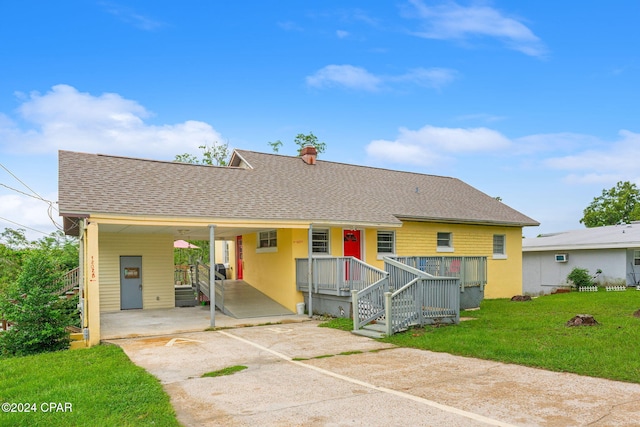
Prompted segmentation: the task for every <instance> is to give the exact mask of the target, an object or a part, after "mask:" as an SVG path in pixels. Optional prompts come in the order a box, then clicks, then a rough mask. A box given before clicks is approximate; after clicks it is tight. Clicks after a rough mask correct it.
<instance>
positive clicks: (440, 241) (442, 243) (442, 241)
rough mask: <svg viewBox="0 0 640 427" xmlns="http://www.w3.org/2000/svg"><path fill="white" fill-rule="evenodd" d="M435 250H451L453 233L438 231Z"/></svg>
mask: <svg viewBox="0 0 640 427" xmlns="http://www.w3.org/2000/svg"><path fill="white" fill-rule="evenodd" d="M436 250H437V251H438V252H453V234H452V233H445V232H441V231H439V232H438V235H437V248H436Z"/></svg>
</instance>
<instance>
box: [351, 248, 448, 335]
mask: <svg viewBox="0 0 640 427" xmlns="http://www.w3.org/2000/svg"><path fill="white" fill-rule="evenodd" d="M384 262H385V271H386V273H387V277H386V280H384V281H380V282H377V283H374V284H373V285H371V286H369V287H367V288H365V289H362V290H360V291H357V290H353V291H352V304H353V313H354V322H353V328H354V330H358V329H361V328H362V327H364V326H366V325H367V324H369V323H371V322H373V321H378V322H381V323H384V324H385V328H386V334H387V335H392V334H393V333H395V332H398V331H400V330H403V329H407V328H408V327H409V326H412V325H424V324H425V323H426V322H427V321H428V320H432V321H433V320H441V319H445V318H448V319H452V320H453V321H454V322H455V323H458V322H459V320H460V279H459V278H456V277H437V276H433V275H431V274H429V273H425V272H423V271H420V270H418V269H417V268H413V267H410V266H408V265H406V264H403V263H402V262H398V261H396V260H393V259H390V258H386V257H385V258H384Z"/></svg>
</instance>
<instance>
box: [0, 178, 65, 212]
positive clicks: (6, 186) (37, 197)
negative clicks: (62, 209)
mask: <svg viewBox="0 0 640 427" xmlns="http://www.w3.org/2000/svg"><path fill="white" fill-rule="evenodd" d="M0 186H3V187H4V188H8V189H9V190H11V191H15V192H16V193H20V194H22V195H24V196H27V197H31V198H32V199H36V200H40V201H42V202H45V203H49V204H51V203H55V202H52V201H51V200H46V199H43V198H41V197H39V196H34V195H32V194H29V193H25V192H24V191H20V190H18V189H17V188H13V187H10V186H8V185H7V184H3V183H1V182H0ZM54 209H55V207H54ZM56 210H57V209H56Z"/></svg>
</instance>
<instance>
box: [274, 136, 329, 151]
mask: <svg viewBox="0 0 640 427" xmlns="http://www.w3.org/2000/svg"><path fill="white" fill-rule="evenodd" d="M293 142H294V143H295V144H296V145H297V146H298V155H299V154H300V152H301V151H302V149H303V148H304V147H306V146H307V145H311V146H313V147H315V148H316V150H317V151H318V154H320V153H324V152H325V150H326V149H327V144H326V143H324V142H320V141H318V137H317V136H315V135H314V134H313V132H309V135H305V134H303V133H299V134H297V135H296V137H295V139H294V140H293ZM267 144H269V145H270V146H271V149H272V150H273V152H274V153H277V152H279V151H280V147H282V141H280V140H277V141H274V142H267Z"/></svg>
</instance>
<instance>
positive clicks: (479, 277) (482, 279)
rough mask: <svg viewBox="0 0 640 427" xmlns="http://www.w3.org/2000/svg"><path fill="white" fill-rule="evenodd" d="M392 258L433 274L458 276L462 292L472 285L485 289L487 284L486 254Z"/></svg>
mask: <svg viewBox="0 0 640 427" xmlns="http://www.w3.org/2000/svg"><path fill="white" fill-rule="evenodd" d="M391 259H394V260H396V261H400V262H401V263H403V264H406V265H408V266H410V267H413V268H415V269H417V270H420V271H422V272H425V273H428V274H430V275H431V276H438V277H457V278H458V279H460V284H461V286H460V291H461V292H464V289H465V288H467V287H470V286H480V287H481V289H482V290H484V286H485V285H486V284H487V257H486V256H406V257H391Z"/></svg>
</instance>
